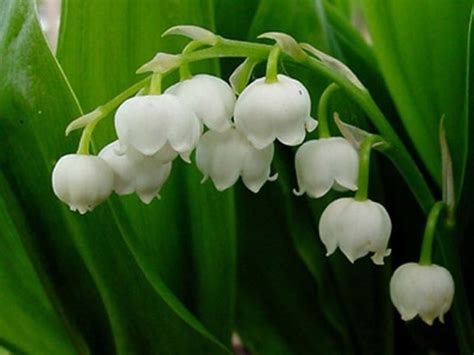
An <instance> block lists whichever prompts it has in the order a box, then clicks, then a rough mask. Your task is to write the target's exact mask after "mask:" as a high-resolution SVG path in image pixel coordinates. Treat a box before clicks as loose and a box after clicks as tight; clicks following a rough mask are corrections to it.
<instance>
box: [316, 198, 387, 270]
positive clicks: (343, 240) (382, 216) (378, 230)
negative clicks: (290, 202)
mask: <svg viewBox="0 0 474 355" xmlns="http://www.w3.org/2000/svg"><path fill="white" fill-rule="evenodd" d="M391 231H392V223H391V221H390V216H389V215H388V213H387V211H386V210H385V208H384V207H383V206H382V205H381V204H379V203H377V202H373V201H371V200H365V201H357V200H355V199H353V198H347V197H346V198H340V199H338V200H335V201H333V202H331V203H330V204H329V205H328V206H327V207H326V209H325V210H324V212H323V214H322V215H321V219H320V221H319V236H320V238H321V241H322V242H323V244H324V245H325V246H326V250H327V254H326V255H331V254H332V253H334V251H335V250H336V248H337V247H339V249H341V251H342V252H343V253H344V255H345V256H346V257H347V258H348V259H349V261H350V262H351V263H353V262H354V261H355V260H357V259H359V258H361V257H363V256H365V255H367V254H368V253H369V252H373V253H374V254H373V255H372V261H373V262H374V263H375V264H377V265H383V258H384V257H385V256H388V255H390V249H387V244H388V240H389V238H390V233H391Z"/></svg>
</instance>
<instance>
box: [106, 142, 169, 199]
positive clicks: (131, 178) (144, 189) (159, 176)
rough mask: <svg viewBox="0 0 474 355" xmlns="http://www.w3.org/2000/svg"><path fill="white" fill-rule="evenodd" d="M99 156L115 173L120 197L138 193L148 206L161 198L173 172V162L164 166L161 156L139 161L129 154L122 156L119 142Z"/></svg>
mask: <svg viewBox="0 0 474 355" xmlns="http://www.w3.org/2000/svg"><path fill="white" fill-rule="evenodd" d="M99 156H100V157H101V158H102V159H104V161H105V162H106V163H107V164H108V165H109V166H110V168H111V169H112V170H113V172H114V190H115V192H116V193H117V194H118V195H128V194H131V193H133V192H136V193H137V195H138V197H139V198H140V199H141V200H142V202H143V203H146V204H148V203H150V202H151V201H152V200H153V198H154V197H156V196H158V197H159V195H158V193H159V191H160V189H161V186H162V185H163V184H164V183H165V181H166V180H167V179H168V177H169V175H170V172H171V162H168V163H165V164H163V163H162V162H161V157H160V156H158V157H156V156H152V157H147V156H144V157H142V159H139V160H138V159H133V158H130V156H129V155H128V154H120V152H119V142H118V141H115V142H112V143H110V144H109V145H107V146H106V147H105V148H103V149H102V150H101V151H100V153H99Z"/></svg>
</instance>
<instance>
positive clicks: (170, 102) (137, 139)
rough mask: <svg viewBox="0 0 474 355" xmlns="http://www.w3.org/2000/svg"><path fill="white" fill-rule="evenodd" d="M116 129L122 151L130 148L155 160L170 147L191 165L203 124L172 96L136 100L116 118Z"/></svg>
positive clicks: (116, 115)
mask: <svg viewBox="0 0 474 355" xmlns="http://www.w3.org/2000/svg"><path fill="white" fill-rule="evenodd" d="M115 129H116V131H117V136H118V138H119V141H120V144H121V146H122V150H124V151H125V152H127V151H128V150H129V149H130V148H131V149H135V150H136V151H138V152H139V153H141V154H143V155H146V156H153V155H155V154H157V153H159V151H160V150H161V149H169V147H167V144H169V146H170V147H171V148H172V149H173V150H174V151H175V152H177V153H179V154H180V155H181V157H182V158H183V159H184V160H186V161H189V155H190V154H191V152H192V150H193V149H194V148H195V147H196V144H197V142H198V140H199V137H200V135H201V132H202V124H201V122H200V121H199V119H198V118H197V117H196V115H195V114H194V112H193V111H192V110H191V109H190V108H189V107H188V105H187V104H186V103H184V102H183V101H182V100H180V99H179V98H178V97H176V96H174V95H169V94H163V95H146V96H136V97H132V98H130V99H128V100H127V101H125V102H124V103H123V104H122V105H121V106H120V107H119V108H118V110H117V113H116V114H115Z"/></svg>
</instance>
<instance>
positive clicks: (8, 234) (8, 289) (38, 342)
mask: <svg viewBox="0 0 474 355" xmlns="http://www.w3.org/2000/svg"><path fill="white" fill-rule="evenodd" d="M0 181H1V182H2V184H5V181H3V179H1V180H0ZM7 193H8V192H7V191H5V189H2V197H0V220H1V221H2V223H1V224H0V248H1V250H2V251H3V253H2V258H1V261H0V263H1V265H0V287H1V289H2V292H1V294H0V303H1V304H2V307H0V343H2V344H4V345H7V347H8V348H9V349H10V350H12V351H13V350H14V351H15V352H18V353H36V354H74V352H75V349H74V344H73V342H72V339H71V338H70V337H69V334H68V333H67V331H66V328H65V324H64V323H63V319H61V317H60V316H59V314H58V313H57V312H56V310H55V309H54V307H53V305H52V304H51V301H50V299H49V298H48V295H47V294H46V292H45V290H44V288H43V283H42V281H41V279H40V277H39V276H38V274H37V272H36V270H35V267H34V265H32V263H31V260H30V259H29V255H28V251H27V250H26V249H25V246H24V244H23V242H22V238H23V237H25V234H26V235H28V233H29V231H28V230H22V231H20V230H19V228H21V227H22V226H24V225H23V223H24V222H25V221H22V220H21V218H22V216H21V211H20V213H19V214H18V206H16V205H15V201H14V199H12V197H11V196H7V195H6V194H7ZM7 199H8V205H7V203H6V201H7ZM14 215H16V217H17V218H19V219H20V221H17V224H15V222H14V219H15V216H14ZM17 226H18V229H17ZM23 229H25V228H24V227H23ZM21 233H24V235H23V236H22V235H21ZM25 339H28V342H25Z"/></svg>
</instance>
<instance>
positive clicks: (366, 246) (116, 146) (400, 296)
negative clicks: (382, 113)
mask: <svg viewBox="0 0 474 355" xmlns="http://www.w3.org/2000/svg"><path fill="white" fill-rule="evenodd" d="M184 27H186V31H189V30H190V29H189V28H187V27H189V26H184ZM191 30H192V29H191ZM186 31H185V32H186ZM203 33H204V35H205V36H206V38H205V42H206V41H207V42H208V43H209V44H213V43H215V41H216V39H215V36H214V37H213V34H210V33H209V32H208V31H204V32H203V30H202V29H200V30H199V31H197V32H196V33H195V34H198V35H202V34H203ZM272 36H273V37H272ZM268 38H276V39H277V42H278V41H281V40H283V42H285V43H284V44H283V47H287V49H288V47H290V50H289V51H288V52H287V54H289V55H290V56H291V55H294V56H295V57H298V58H301V56H305V55H306V54H304V53H302V48H307V46H306V47H304V46H303V47H300V46H299V45H298V44H297V43H296V42H295V41H294V40H293V39H292V38H291V37H289V36H287V35H283V36H282V35H281V34H276V35H275V34H271V36H270V37H268ZM192 43H193V42H191V44H192ZM196 43H197V45H198V46H200V45H202V43H201V42H199V41H198V42H196ZM191 47H192V46H191ZM191 47H188V48H191ZM311 48H312V47H311ZM279 50H280V49H279V45H278V44H277V45H276V46H275V47H274V49H273V50H272V51H271V52H270V54H269V57H268V63H267V73H266V76H265V77H263V78H260V79H257V80H255V81H253V82H252V83H250V85H248V86H246V87H245V85H244V86H242V88H243V91H242V92H241V93H240V95H238V97H236V94H235V91H240V90H237V89H236V90H235V91H234V90H233V88H232V87H231V86H230V85H229V84H228V83H227V82H225V81H223V80H222V79H220V78H218V77H215V76H211V75H205V74H199V75H195V76H190V75H184V76H183V75H182V77H181V81H180V82H178V83H176V84H175V85H172V86H171V87H169V88H168V89H167V90H165V91H164V93H161V89H160V87H161V72H160V70H161V71H163V72H164V71H166V70H167V68H168V66H170V65H171V67H172V66H173V65H175V64H173V63H175V62H176V60H177V59H176V58H177V56H173V55H166V54H163V53H160V54H159V55H157V56H156V57H155V59H156V61H158V62H159V63H158V64H157V63H155V62H153V61H152V62H150V63H151V64H149V63H147V64H146V65H145V67H147V66H149V65H152V66H153V65H158V66H157V68H160V70H156V73H155V74H154V75H153V78H155V75H157V76H156V78H158V80H159V85H158V86H157V87H158V89H157V88H156V87H155V86H154V85H153V78H152V80H151V84H150V85H149V87H148V88H143V89H144V90H142V92H141V94H138V95H137V96H134V97H131V98H129V99H128V100H126V101H123V100H121V105H120V106H119V107H118V109H117V111H116V113H115V130H116V134H117V140H116V141H114V142H112V143H110V144H108V145H107V146H105V147H104V148H103V149H102V150H101V151H100V152H99V154H98V156H93V155H89V154H88V141H87V134H85V133H83V138H84V137H86V139H84V140H83V139H81V143H83V141H84V142H85V148H84V147H83V146H82V145H80V149H79V151H78V154H69V155H66V156H63V157H62V158H61V159H59V161H58V162H57V164H56V166H55V167H54V170H53V175H52V184H53V190H54V193H55V194H56V195H57V197H58V198H59V199H60V200H61V201H63V202H65V203H66V204H68V205H69V206H70V208H71V210H73V211H76V210H77V211H79V212H80V213H81V214H84V213H86V212H87V211H91V210H92V209H93V208H94V207H96V206H97V205H98V204H100V203H101V202H103V201H105V200H106V199H107V198H108V196H110V194H111V193H112V192H113V191H115V193H116V194H118V195H128V194H132V193H136V194H137V195H138V197H139V198H140V199H141V200H142V201H143V202H144V203H146V204H148V203H150V202H151V201H152V200H153V199H154V198H155V197H159V192H160V189H161V188H162V186H163V184H164V183H165V182H166V180H167V179H168V177H169V176H170V174H171V170H172V164H173V161H174V160H175V159H177V158H178V156H179V157H181V158H182V159H183V160H184V161H186V162H188V163H190V162H191V159H190V157H191V154H192V152H193V151H195V155H196V157H195V160H196V165H197V168H198V169H199V170H200V171H201V173H202V174H203V182H204V181H205V180H207V179H208V178H210V179H211V180H212V182H213V184H214V186H215V187H216V189H217V190H219V191H223V190H226V189H228V188H229V187H231V186H232V185H234V184H235V183H236V182H237V180H238V179H239V177H240V178H241V180H242V182H243V184H244V185H245V186H246V187H247V188H248V189H249V190H250V191H252V192H254V193H257V192H258V191H259V190H260V189H261V188H262V186H263V185H264V184H265V183H266V182H267V181H273V180H275V179H276V178H277V176H278V175H277V174H274V175H272V173H271V164H272V160H273V156H274V150H275V149H274V144H275V142H276V141H278V142H280V143H281V144H284V145H287V146H299V147H298V148H297V150H296V154H295V171H296V180H297V185H298V189H294V190H293V192H294V194H295V195H297V196H302V195H304V194H306V195H307V196H308V197H310V198H320V197H322V196H324V195H325V194H327V193H328V192H329V191H330V190H331V189H334V190H336V191H340V192H343V191H356V194H355V196H354V197H342V198H339V199H337V200H335V201H332V202H331V203H330V204H329V205H328V206H327V207H326V209H325V210H324V212H323V213H322V215H321V218H320V221H319V237H320V239H321V241H322V243H323V244H324V246H325V248H326V251H327V255H328V256H329V255H331V254H333V253H334V252H335V250H336V249H337V248H339V249H340V250H341V252H342V253H343V254H344V255H345V256H346V257H347V259H348V260H349V261H350V262H352V263H353V262H355V261H356V260H357V259H359V258H362V257H364V256H366V255H368V254H369V253H371V254H372V255H371V259H372V261H373V262H374V263H375V264H377V265H382V264H383V263H384V258H385V257H387V256H388V255H390V249H388V243H389V238H390V234H391V230H392V223H391V219H390V216H389V214H388V213H387V211H386V209H385V208H384V207H383V206H382V205H381V204H380V203H377V202H374V201H372V200H370V199H368V197H367V195H368V179H369V166H370V152H371V149H373V148H376V147H377V146H379V145H384V144H385V143H386V142H385V141H384V140H383V139H382V138H381V137H379V136H376V135H370V134H368V133H367V132H365V131H362V130H360V129H357V128H356V127H352V126H350V127H352V128H351V129H352V130H353V132H355V133H354V134H353V136H360V137H362V138H361V139H359V140H358V141H357V139H356V140H353V139H351V138H350V137H349V135H348V134H344V136H345V138H343V137H332V136H331V134H330V132H329V128H328V122H327V117H326V115H327V112H326V105H327V100H328V98H329V96H330V95H331V93H332V92H333V91H334V90H336V89H337V88H338V87H337V85H335V84H332V85H330V86H329V87H328V88H327V89H326V91H325V92H324V93H323V95H322V96H321V98H320V102H319V105H318V110H319V112H318V113H319V120H320V123H321V124H320V129H319V139H312V140H308V141H306V142H304V141H305V138H306V133H307V132H312V131H313V130H315V129H316V127H317V125H318V122H317V121H316V120H314V119H313V118H312V117H311V98H310V95H309V93H308V90H307V89H306V88H305V87H304V85H303V84H302V83H301V82H299V81H297V80H295V79H293V78H290V77H288V76H285V75H281V74H277V63H278V53H279ZM314 50H315V49H314ZM185 51H186V48H185V50H184V51H183V53H184V52H185ZM315 51H316V50H315ZM315 53H316V54H317V55H318V56H319V57H321V58H323V59H324V60H330V61H331V63H332V66H331V68H333V69H334V68H336V69H335V70H337V68H339V70H340V71H341V73H345V74H347V73H350V74H351V75H352V76H351V75H349V80H350V81H351V82H352V83H353V84H354V85H356V86H357V88H358V89H361V88H362V89H364V88H363V86H362V84H361V83H360V82H359V81H358V80H356V79H354V78H355V76H354V75H353V74H352V73H351V72H350V70H349V69H348V68H346V67H345V66H343V64H342V63H339V62H337V61H336V60H335V59H334V58H332V59H331V58H330V57H329V58H330V59H328V56H327V55H324V54H322V53H320V52H319V51H316V52H315ZM160 61H161V62H160ZM170 63H171V64H170ZM177 63H179V65H178V66H181V69H183V68H184V69H185V70H183V73H185V72H186V71H189V68H187V67H186V65H187V64H186V63H182V62H179V61H178V62H177ZM249 63H250V64H249ZM252 63H253V62H252V61H245V62H244V63H243V65H242V66H241V67H239V68H238V70H237V71H236V72H238V73H239V74H238V75H236V74H235V73H234V75H233V76H232V77H231V82H232V80H233V79H235V77H236V76H239V75H241V76H243V77H245V75H247V77H250V75H249V72H248V70H247V69H248V68H253V66H254V64H252ZM246 65H247V67H246ZM246 68H247V69H246ZM341 68H342V69H341ZM246 70H247V72H246ZM247 79H248V78H247ZM244 81H245V80H244ZM247 81H248V80H247ZM247 81H245V84H247ZM240 84H241V83H239V85H240ZM233 87H234V88H235V87H236V86H235V85H233ZM239 87H240V86H239ZM122 101H123V102H122ZM86 116H87V115H86ZM91 117H92V118H93V119H94V116H93V115H92V116H91ZM89 118H90V117H89ZM79 121H81V120H79ZM95 123H96V122H95V121H94V120H92V121H91V122H89V123H88V125H91V127H92V129H93V127H94V126H95ZM347 126H348V125H347ZM82 127H84V126H82ZM86 127H87V126H86ZM340 128H341V127H340ZM346 128H347V127H346ZM341 131H342V133H344V132H343V128H341ZM84 132H86V133H87V129H85V130H84ZM346 133H347V132H346ZM346 138H347V139H346ZM440 206H441V207H440ZM433 209H434V211H435V212H434V214H433V217H430V218H433V219H434V220H435V221H436V220H437V218H438V216H439V213H440V211H441V210H442V205H440V204H438V205H437V207H436V208H435V207H433ZM432 225H433V223H427V226H430V228H431V226H432ZM434 225H435V224H434ZM430 228H428V227H427V231H426V232H425V237H424V242H423V248H422V249H423V251H422V255H425V254H426V255H428V257H426V255H425V256H424V257H422V258H421V259H420V264H416V263H408V264H404V265H402V266H400V267H399V268H398V269H397V270H396V271H395V273H394V275H393V277H392V280H391V283H390V293H391V298H392V302H393V304H394V305H395V307H396V308H397V310H398V311H399V312H400V314H401V315H402V318H403V319H404V320H410V319H413V318H414V317H415V316H416V315H417V314H419V315H420V317H421V318H422V319H423V320H424V321H425V322H426V323H428V324H432V322H433V320H434V319H435V318H436V317H439V318H440V320H441V321H443V316H444V314H445V313H446V312H447V311H448V310H449V308H450V306H451V302H452V299H453V294H454V282H453V279H452V277H451V274H450V273H449V271H447V270H446V269H445V268H443V267H441V266H438V265H434V264H431V259H430V257H431V244H432V243H431V242H430V241H432V238H433V236H434V231H433V230H431V229H430ZM425 240H428V241H429V242H427V243H426V245H425Z"/></svg>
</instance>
